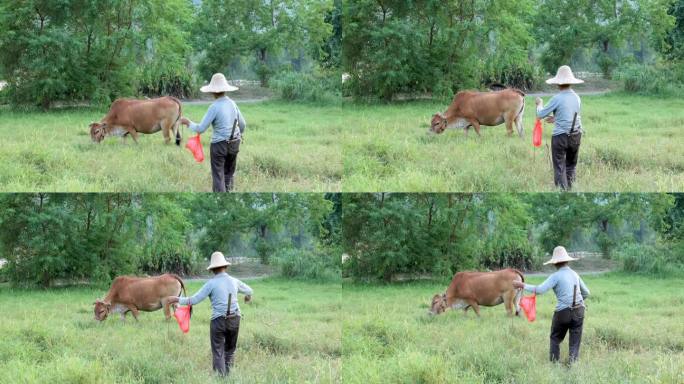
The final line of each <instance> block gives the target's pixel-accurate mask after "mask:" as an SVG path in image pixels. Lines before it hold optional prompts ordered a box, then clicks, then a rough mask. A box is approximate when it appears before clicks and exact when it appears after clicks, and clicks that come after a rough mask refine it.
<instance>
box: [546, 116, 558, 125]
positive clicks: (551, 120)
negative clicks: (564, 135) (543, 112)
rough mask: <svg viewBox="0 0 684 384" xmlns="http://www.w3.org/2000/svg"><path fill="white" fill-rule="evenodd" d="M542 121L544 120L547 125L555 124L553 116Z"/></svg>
mask: <svg viewBox="0 0 684 384" xmlns="http://www.w3.org/2000/svg"><path fill="white" fill-rule="evenodd" d="M544 120H546V122H547V123H549V124H553V123H555V122H556V118H555V117H553V116H549V117H547V118H546V119H544Z"/></svg>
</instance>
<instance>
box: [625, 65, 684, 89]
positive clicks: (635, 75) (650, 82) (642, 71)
mask: <svg viewBox="0 0 684 384" xmlns="http://www.w3.org/2000/svg"><path fill="white" fill-rule="evenodd" d="M615 78H616V79H618V80H621V81H622V82H623V84H624V89H625V91H627V92H630V93H638V94H644V95H660V96H677V95H684V92H683V91H682V87H684V69H683V68H682V66H681V65H679V66H678V65H676V64H659V65H652V66H651V65H649V66H647V65H637V64H630V65H625V66H623V67H621V68H620V69H619V70H617V72H616V73H615Z"/></svg>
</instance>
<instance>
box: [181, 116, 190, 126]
mask: <svg viewBox="0 0 684 384" xmlns="http://www.w3.org/2000/svg"><path fill="white" fill-rule="evenodd" d="M180 123H181V124H183V125H190V120H188V119H186V118H185V117H181V118H180Z"/></svg>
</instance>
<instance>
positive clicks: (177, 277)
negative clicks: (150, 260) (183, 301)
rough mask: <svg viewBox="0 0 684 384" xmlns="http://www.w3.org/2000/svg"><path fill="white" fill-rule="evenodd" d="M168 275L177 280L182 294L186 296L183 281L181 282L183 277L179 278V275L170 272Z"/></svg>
mask: <svg viewBox="0 0 684 384" xmlns="http://www.w3.org/2000/svg"><path fill="white" fill-rule="evenodd" d="M170 275H171V276H173V278H174V279H176V280H178V282H179V283H180V285H181V289H182V290H183V296H185V297H187V296H188V292H187V291H186V290H185V283H183V279H181V277H180V276H178V275H176V274H175V273H171V274H170Z"/></svg>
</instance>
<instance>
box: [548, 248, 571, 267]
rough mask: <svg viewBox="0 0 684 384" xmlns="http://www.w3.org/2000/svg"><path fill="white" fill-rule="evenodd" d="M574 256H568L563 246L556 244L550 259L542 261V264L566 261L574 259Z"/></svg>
mask: <svg viewBox="0 0 684 384" xmlns="http://www.w3.org/2000/svg"><path fill="white" fill-rule="evenodd" d="M575 260H577V259H575V258H574V257H570V255H568V251H566V250H565V247H561V246H557V247H556V248H554V249H553V255H552V256H551V259H550V260H549V261H547V262H546V263H544V265H547V264H558V263H563V262H566V261H575Z"/></svg>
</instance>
